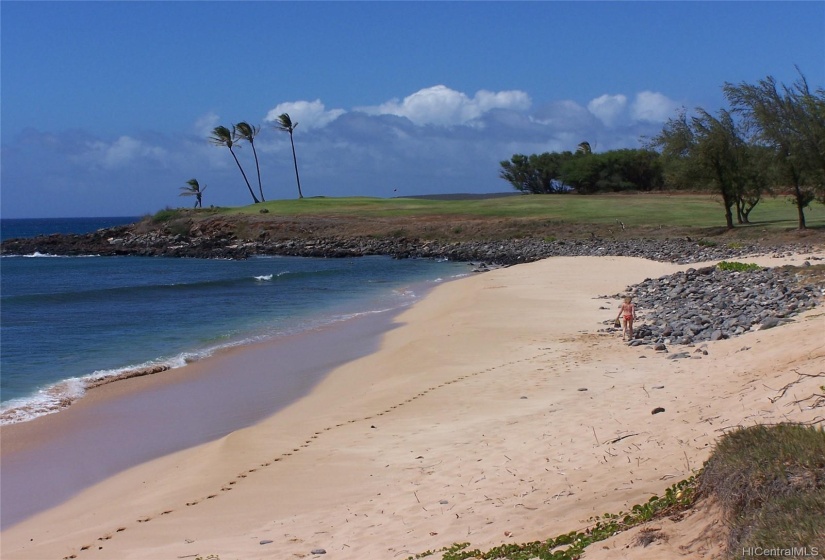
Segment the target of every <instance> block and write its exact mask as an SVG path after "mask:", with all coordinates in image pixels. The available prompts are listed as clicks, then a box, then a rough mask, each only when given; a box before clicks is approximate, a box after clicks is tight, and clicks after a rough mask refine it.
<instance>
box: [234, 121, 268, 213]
mask: <svg viewBox="0 0 825 560" xmlns="http://www.w3.org/2000/svg"><path fill="white" fill-rule="evenodd" d="M233 128H234V131H235V135H236V138H238V139H241V140H246V141H247V142H249V145H250V146H252V154H253V155H254V156H255V169H256V170H257V172H258V192H259V193H260V194H261V202H266V199H265V198H264V188H263V186H262V185H261V166H260V164H259V163H258V151H257V150H256V149H255V137H256V136H257V135H258V133H259V132H260V131H261V129H260V127H257V126H252V125H250V124H249V123H247V122H245V121H244V122H239V123H238V124H236V125H235V126H234V127H233Z"/></svg>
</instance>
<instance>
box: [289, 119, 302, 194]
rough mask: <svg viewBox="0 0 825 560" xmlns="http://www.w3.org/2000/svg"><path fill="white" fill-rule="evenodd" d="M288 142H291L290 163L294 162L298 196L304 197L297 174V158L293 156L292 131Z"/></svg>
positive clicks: (293, 142)
mask: <svg viewBox="0 0 825 560" xmlns="http://www.w3.org/2000/svg"><path fill="white" fill-rule="evenodd" d="M289 142H290V143H291V144H292V163H293V164H295V181H296V182H297V183H298V198H304V194H303V193H302V192H301V178H300V177H299V176H298V158H297V157H295V141H294V140H293V139H292V133H291V132H290V133H289Z"/></svg>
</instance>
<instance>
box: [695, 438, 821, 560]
mask: <svg viewBox="0 0 825 560" xmlns="http://www.w3.org/2000/svg"><path fill="white" fill-rule="evenodd" d="M699 491H700V494H702V495H708V496H712V497H713V498H715V499H716V500H717V501H718V502H719V504H720V505H721V506H722V509H723V511H724V512H725V516H726V518H727V522H728V524H729V534H728V550H729V552H730V553H731V554H732V555H734V556H736V553H737V551H741V550H742V549H743V547H745V548H747V547H762V548H765V549H772V548H783V549H785V548H793V547H797V548H799V547H807V548H809V549H810V548H811V547H817V548H818V549H819V550H825V515H823V514H822V512H823V511H825V431H823V429H822V428H816V427H812V426H803V425H798V424H778V425H775V426H770V427H768V426H752V427H749V428H744V429H741V430H737V431H735V432H730V433H727V434H725V435H724V436H723V437H722V438H721V439H720V440H719V443H718V444H717V446H716V449H715V450H714V451H713V454H712V455H711V457H710V459H708V462H707V463H706V464H705V468H704V471H703V472H702V477H701V481H700V486H699Z"/></svg>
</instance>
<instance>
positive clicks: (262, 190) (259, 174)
mask: <svg viewBox="0 0 825 560" xmlns="http://www.w3.org/2000/svg"><path fill="white" fill-rule="evenodd" d="M249 143H250V144H252V154H253V155H254V156H255V169H256V170H257V171H258V191H260V193H261V202H266V199H265V198H264V187H263V185H261V166H260V165H259V164H258V150H256V149H255V144H253V143H252V141H250V142H249Z"/></svg>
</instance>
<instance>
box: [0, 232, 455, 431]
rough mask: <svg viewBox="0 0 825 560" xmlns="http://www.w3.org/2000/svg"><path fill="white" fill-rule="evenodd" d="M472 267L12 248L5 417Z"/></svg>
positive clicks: (356, 312) (371, 304) (383, 300)
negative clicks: (20, 251) (60, 253)
mask: <svg viewBox="0 0 825 560" xmlns="http://www.w3.org/2000/svg"><path fill="white" fill-rule="evenodd" d="M135 220H137V218H129V217H127V218H89V219H81V218H70V219H36V220H9V219H3V220H2V221H0V235H1V236H2V238H3V239H10V238H14V237H32V236H35V235H39V234H50V233H87V232H91V231H95V230H97V229H100V228H104V227H111V226H115V225H120V224H125V223H130V222H133V221H135ZM468 273H469V267H468V265H467V264H466V263H453V262H445V261H442V262H438V261H434V260H425V259H403V260H396V259H392V258H389V257H361V258H346V259H317V258H302V257H256V258H250V259H248V260H243V261H230V260H202V259H170V258H148V257H98V256H93V255H89V256H82V257H57V256H49V255H40V254H36V255H19V256H5V257H3V258H2V259H0V423H14V422H20V421H25V420H29V419H31V418H34V417H36V416H40V415H43V414H50V413H53V412H56V411H59V410H60V409H61V408H63V407H65V406H67V405H69V404H70V403H71V402H74V401H75V400H76V399H78V398H82V396H83V394H84V392H85V390H86V387H87V385H88V384H89V383H90V382H93V381H96V380H101V379H105V378H110V377H114V376H117V375H120V374H122V373H124V372H128V371H133V370H140V369H146V368H149V367H155V366H168V367H171V368H177V367H182V366H184V365H186V364H187V363H189V362H192V361H195V360H200V359H203V358H204V357H207V356H210V355H212V354H214V353H215V352H216V351H218V350H220V349H222V348H229V347H233V346H239V345H244V344H250V343H253V342H258V341H262V340H267V339H273V338H277V337H283V336H288V335H293V334H298V333H302V332H308V331H312V330H313V329H318V328H321V327H325V326H329V325H335V324H341V325H344V324H345V322H346V321H347V320H349V319H352V318H355V317H360V316H363V315H365V314H376V313H391V312H394V311H397V310H399V309H401V308H403V307H406V306H408V305H410V304H412V303H413V302H414V301H416V300H417V299H418V298H419V297H421V295H423V293H424V292H426V291H427V290H428V289H429V288H430V287H432V286H434V285H435V284H437V283H438V282H441V281H444V280H449V279H451V278H455V277H459V276H463V275H466V274H468ZM157 375H163V373H159V374H157Z"/></svg>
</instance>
